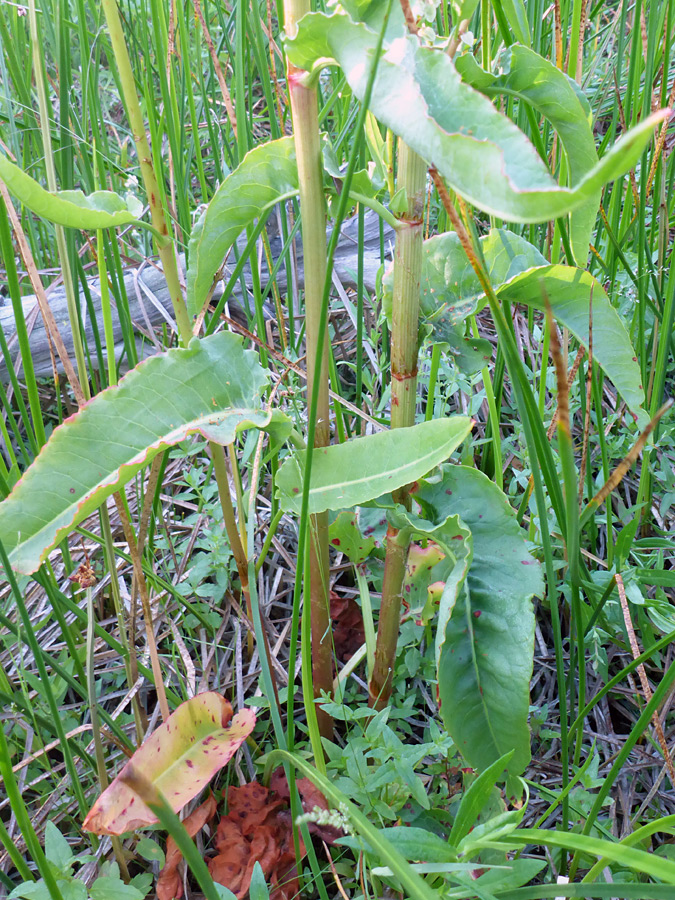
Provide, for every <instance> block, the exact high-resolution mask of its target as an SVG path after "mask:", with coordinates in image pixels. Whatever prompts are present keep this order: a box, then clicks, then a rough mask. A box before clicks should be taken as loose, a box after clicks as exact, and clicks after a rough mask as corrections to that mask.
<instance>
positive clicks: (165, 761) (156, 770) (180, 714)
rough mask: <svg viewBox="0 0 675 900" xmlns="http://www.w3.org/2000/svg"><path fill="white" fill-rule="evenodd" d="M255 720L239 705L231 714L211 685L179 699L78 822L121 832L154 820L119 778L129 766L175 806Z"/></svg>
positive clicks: (217, 766) (193, 793) (99, 830)
mask: <svg viewBox="0 0 675 900" xmlns="http://www.w3.org/2000/svg"><path fill="white" fill-rule="evenodd" d="M255 721H256V717H255V713H254V712H253V710H252V709H243V710H240V711H239V712H238V713H237V714H236V716H234V718H233V717H232V707H231V706H230V704H229V702H228V701H227V700H226V699H225V698H224V697H222V696H221V695H220V694H217V693H216V692H215V691H207V692H205V693H203V694H198V695H197V696H196V697H193V698H192V699H191V700H186V701H185V703H181V705H180V706H179V707H178V708H177V709H176V711H175V712H174V713H172V714H171V716H169V718H168V719H167V721H166V722H164V724H163V725H160V726H159V728H157V729H156V730H155V731H153V733H152V734H151V735H150V737H149V738H148V739H147V740H146V741H145V743H144V744H143V745H142V746H141V747H140V748H139V749H138V750H137V751H136V752H135V753H134V755H133V756H132V757H131V759H130V760H129V761H128V762H127V763H126V765H125V766H124V767H123V769H122V770H121V772H120V773H119V775H118V776H117V778H115V780H114V781H113V782H112V784H110V785H109V787H107V788H106V790H105V791H104V792H103V793H102V794H101V796H100V797H99V798H98V800H97V801H96V803H95V804H94V805H93V807H92V808H91V810H90V812H89V814H88V815H87V817H86V819H85V820H84V823H83V826H82V827H83V828H84V829H85V830H86V831H91V832H92V833H93V834H124V833H125V832H127V831H134V830H135V829H137V828H143V827H144V826H146V825H154V824H156V823H157V821H158V820H157V817H156V816H155V815H154V813H152V812H151V811H150V809H149V808H148V807H147V806H146V804H145V803H144V802H143V801H142V800H141V798H140V797H139V796H138V794H136V793H135V792H134V791H133V790H132V789H131V788H130V787H128V786H127V784H126V783H125V781H124V777H125V774H126V773H127V772H129V771H131V770H133V771H135V772H138V773H139V774H140V775H142V776H143V777H144V778H145V779H146V780H147V781H149V782H150V783H151V784H152V785H153V787H154V788H155V789H156V790H157V791H159V793H160V794H162V795H163V796H164V797H165V799H166V801H167V802H168V804H169V805H170V806H171V808H172V809H173V811H174V812H178V811H179V810H181V809H182V808H183V807H184V806H185V804H186V803H189V801H190V800H192V798H193V797H196V796H197V794H198V793H199V792H200V791H201V790H202V789H203V788H204V787H206V785H207V784H208V783H209V781H210V780H211V779H212V778H213V776H214V775H215V774H216V773H217V772H219V771H220V770H221V769H222V768H223V766H224V765H226V764H227V763H228V762H229V761H230V759H232V757H233V756H234V754H235V753H236V752H237V750H238V749H239V747H241V745H242V744H243V743H244V741H245V740H246V738H247V737H248V736H249V734H250V733H251V732H252V731H253V726H254V725H255Z"/></svg>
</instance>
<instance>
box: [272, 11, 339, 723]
mask: <svg viewBox="0 0 675 900" xmlns="http://www.w3.org/2000/svg"><path fill="white" fill-rule="evenodd" d="M310 8H311V7H310V3H309V2H308V0H285V3H284V18H285V27H286V32H287V34H288V35H289V36H293V35H294V34H295V33H296V31H297V22H298V20H299V19H300V18H301V17H302V16H303V15H304V14H305V13H307V12H309V11H310ZM302 74H303V73H302V72H301V70H299V69H296V68H295V66H293V65H289V67H288V91H289V96H290V101H291V112H292V116H293V129H294V133H295V147H296V158H297V162H298V180H299V186H300V210H301V214H302V246H303V255H304V267H305V315H306V320H305V321H306V339H307V399H308V405H309V406H311V405H312V398H313V394H314V391H315V390H316V391H317V392H318V396H317V404H316V419H315V431H314V447H327V446H328V444H329V443H330V430H329V423H330V408H329V396H328V329H327V325H326V328H325V331H324V334H323V335H322V344H323V348H322V352H321V355H320V356H319V353H318V345H319V329H320V322H321V309H322V305H323V290H324V282H325V279H326V213H325V204H324V196H323V179H322V174H321V145H320V136H319V114H318V97H317V92H316V90H315V89H312V88H308V87H305V86H304V84H303V83H302ZM317 370H318V378H317V377H315V376H316V375H317ZM309 553H310V566H309V571H310V583H309V596H308V595H307V586H305V588H306V593H305V602H307V600H309V603H310V606H311V630H312V681H313V686H314V696H315V697H319V696H320V695H321V692H322V691H325V692H326V693H327V694H330V693H331V691H332V686H333V673H332V641H331V631H330V613H329V604H328V576H329V557H328V513H327V512H326V513H320V514H319V515H314V516H312V517H311V519H310V546H309ZM298 562H299V564H300V565H301V561H300V560H299V561H298ZM317 714H318V718H319V729H320V731H321V734H322V735H323V736H324V737H327V738H330V737H331V735H332V733H333V722H332V719H331V717H330V716H329V715H328V714H327V713H325V712H324V711H323V710H317Z"/></svg>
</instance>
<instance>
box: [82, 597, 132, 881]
mask: <svg viewBox="0 0 675 900" xmlns="http://www.w3.org/2000/svg"><path fill="white" fill-rule="evenodd" d="M86 591H87V700H88V701H89V716H90V718H91V731H92V735H93V737H94V755H95V757H96V772H97V775H98V783H99V786H100V788H101V793H103V791H104V790H105V789H106V788H107V787H108V785H109V784H110V781H109V779H108V772H107V770H106V767H105V754H104V752H103V741H102V740H101V723H100V721H99V718H98V701H97V699H96V678H95V670H94V644H95V635H94V624H95V622H96V613H95V611H94V595H93V594H92V591H91V586H89V587H87V589H86ZM112 848H113V852H114V854H115V859H116V860H117V865H118V866H119V867H120V873H121V875H122V878H123V879H124V881H125V882H127V883H128V882H129V877H130V876H129V870H128V869H127V863H126V860H125V858H124V851H123V849H122V842H121V841H120V839H119V837H115V836H113V838H112Z"/></svg>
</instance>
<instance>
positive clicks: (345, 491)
mask: <svg viewBox="0 0 675 900" xmlns="http://www.w3.org/2000/svg"><path fill="white" fill-rule="evenodd" d="M471 424H472V423H471V419H469V418H467V417H465V416H453V417H452V418H447V419H436V420H435V421H432V422H422V423H421V424H420V425H414V426H412V427H411V428H395V429H392V430H390V431H380V432H378V433H377V434H370V435H367V436H366V437H361V438H355V439H354V440H352V441H347V442H346V443H344V444H335V445H333V446H332V447H324V448H322V449H316V450H315V451H314V453H313V454H312V475H311V482H310V488H309V512H310V513H319V512H323V511H324V510H326V509H334V510H338V509H348V508H349V507H352V506H358V505H359V504H362V503H367V502H368V501H369V500H373V499H375V498H376V497H379V496H380V495H381V494H385V493H391V491H395V490H396V489H397V488H400V487H403V485H405V484H410V483H412V482H413V481H415V480H416V479H418V478H421V477H422V476H423V475H426V473H427V472H430V471H431V469H433V468H434V466H437V465H438V464H439V463H441V462H444V461H445V460H447V459H448V457H449V456H450V454H451V453H452V452H453V451H454V450H455V449H456V448H457V447H458V446H459V445H460V444H461V443H462V441H463V440H464V439H465V438H466V437H467V436H468V435H469V433H470V431H471ZM305 456H306V451H299V452H297V453H295V454H293V456H291V457H290V458H289V459H287V460H286V461H285V462H284V464H283V465H282V467H281V468H280V469H279V473H278V475H277V498H278V499H279V502H280V503H281V506H282V507H283V509H285V510H287V511H292V512H296V513H299V512H300V510H301V506H302V470H303V467H304V459H305Z"/></svg>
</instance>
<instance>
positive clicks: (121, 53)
mask: <svg viewBox="0 0 675 900" xmlns="http://www.w3.org/2000/svg"><path fill="white" fill-rule="evenodd" d="M102 6H103V12H104V13H105V18H106V22H107V25H108V31H109V33H110V43H111V45H112V48H113V53H114V55H115V62H116V64H117V71H118V73H119V78H120V85H121V86H122V94H123V97H124V105H125V107H126V111H127V116H128V118H129V124H130V125H131V130H132V133H133V136H134V144H135V145H136V153H137V155H138V162H139V165H140V169H141V176H142V178H143V184H144V186H145V191H146V194H147V195H148V202H149V204H150V216H151V219H152V224H153V227H154V228H155V229H156V230H157V231H158V232H159V234H160V235H162V237H163V238H164V240H162V241H157V245H158V246H157V251H158V253H159V258H160V260H161V263H162V271H163V272H164V277H165V278H166V284H167V287H168V288H169V296H170V297H171V304H172V306H173V311H174V315H175V317H176V325H177V327H178V334H179V335H180V338H181V342H182V343H183V344H184V345H186V346H187V344H188V343H189V340H190V338H191V336H192V326H191V325H190V317H189V315H188V311H187V306H186V305H185V300H184V299H183V294H182V291H181V287H180V278H179V276H178V264H177V261H176V253H175V249H174V246H173V241H172V239H171V233H170V231H169V226H168V223H167V218H166V216H165V214H164V209H163V207H162V201H161V197H162V194H161V193H160V191H159V185H158V184H157V177H156V175H155V169H154V167H153V164H152V154H151V152H150V146H149V144H148V138H147V135H146V133H145V123H144V121H143V114H142V112H141V106H140V103H139V102H138V95H137V93H136V85H135V82H134V73H133V71H132V68H131V60H130V59H129V51H128V50H127V45H126V41H125V39H124V31H123V30H122V22H121V20H120V15H119V10H118V9H117V3H116V0H102Z"/></svg>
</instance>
